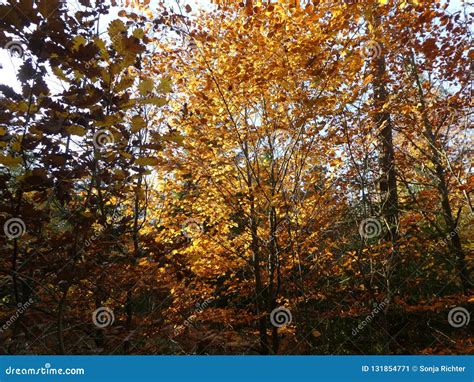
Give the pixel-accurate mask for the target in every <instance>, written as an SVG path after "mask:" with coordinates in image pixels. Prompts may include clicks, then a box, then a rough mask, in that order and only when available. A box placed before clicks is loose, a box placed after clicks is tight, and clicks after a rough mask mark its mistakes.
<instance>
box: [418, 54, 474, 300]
mask: <svg viewBox="0 0 474 382" xmlns="http://www.w3.org/2000/svg"><path fill="white" fill-rule="evenodd" d="M410 64H411V66H412V74H413V79H414V80H415V83H416V87H417V94H418V101H419V103H420V111H421V114H422V121H423V128H424V131H423V135H424V136H425V138H426V139H427V140H428V143H429V145H430V152H431V161H432V163H433V165H434V167H435V173H436V178H437V181H438V182H437V188H438V191H439V195H440V198H441V209H442V211H443V220H444V223H445V225H446V236H449V237H450V238H451V240H449V241H448V246H449V248H450V250H451V252H452V254H453V256H454V258H455V259H456V264H457V271H458V273H459V277H460V279H461V283H462V286H463V290H464V291H465V292H466V291H467V290H468V289H469V288H471V287H472V282H471V280H470V275H469V271H468V269H467V264H466V256H465V253H464V251H463V248H462V244H461V238H460V237H459V234H458V223H457V221H456V219H455V218H454V216H453V211H452V208H451V202H450V200H449V189H448V181H447V179H446V171H445V168H444V166H443V162H442V160H441V155H440V152H441V150H440V147H439V145H438V142H437V140H436V136H435V134H434V133H433V126H432V124H431V122H430V119H429V118H428V114H427V110H426V101H425V96H424V93H423V87H422V84H421V81H420V76H419V74H418V70H417V67H416V62H415V57H414V55H413V53H411V55H410Z"/></svg>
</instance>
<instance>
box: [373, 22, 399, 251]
mask: <svg viewBox="0 0 474 382" xmlns="http://www.w3.org/2000/svg"><path fill="white" fill-rule="evenodd" d="M379 26H380V16H379V15H376V16H375V17H374V27H375V28H378V27H379ZM386 81H387V69H386V63H385V54H384V51H383V46H381V53H380V55H379V56H378V57H377V58H375V62H374V80H373V83H372V84H373V89H374V105H375V107H376V108H377V110H380V111H379V112H377V113H376V115H375V124H376V126H377V128H378V129H380V133H379V134H380V135H379V144H380V157H379V168H380V172H381V174H380V183H379V187H380V197H381V213H382V217H383V219H384V220H385V223H386V224H387V226H388V231H387V234H386V237H385V239H386V240H391V241H392V242H395V241H396V240H397V238H398V222H399V217H398V192H397V177H396V167H395V152H394V148H393V126H392V120H391V117H390V113H389V112H388V111H385V110H383V106H384V105H385V104H386V103H387V101H388V91H387V86H386Z"/></svg>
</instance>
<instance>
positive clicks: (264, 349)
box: [244, 146, 269, 355]
mask: <svg viewBox="0 0 474 382" xmlns="http://www.w3.org/2000/svg"><path fill="white" fill-rule="evenodd" d="M244 150H247V147H246V146H245V148H244ZM247 185H248V189H249V202H250V232H251V235H252V243H251V250H252V255H253V268H254V275H255V299H256V308H257V312H256V313H257V316H258V329H259V336H260V353H261V354H264V355H265V354H268V353H269V346H268V335H267V315H266V304H265V296H264V293H265V288H264V286H263V282H262V274H261V268H260V262H261V259H260V246H259V239H258V233H257V218H256V212H255V197H254V194H253V189H252V187H253V182H252V172H251V170H250V163H247Z"/></svg>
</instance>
